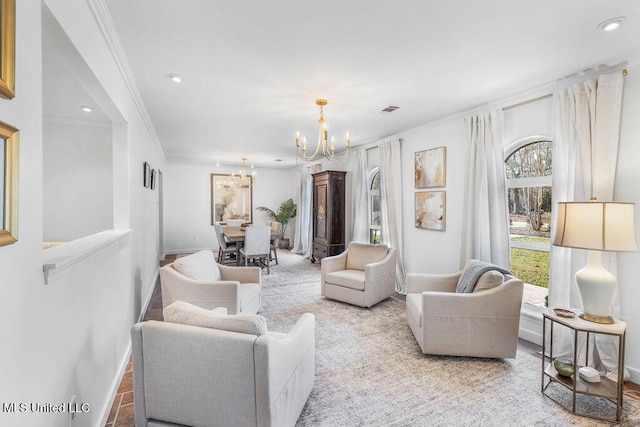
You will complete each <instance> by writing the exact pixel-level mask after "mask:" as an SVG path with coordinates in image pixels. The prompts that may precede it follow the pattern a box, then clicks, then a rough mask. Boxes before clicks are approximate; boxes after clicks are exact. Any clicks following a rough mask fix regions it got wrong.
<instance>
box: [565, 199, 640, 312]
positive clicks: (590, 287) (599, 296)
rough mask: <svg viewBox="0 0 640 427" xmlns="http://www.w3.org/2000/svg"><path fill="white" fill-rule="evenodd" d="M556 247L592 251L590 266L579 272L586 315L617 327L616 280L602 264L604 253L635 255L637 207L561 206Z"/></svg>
mask: <svg viewBox="0 0 640 427" xmlns="http://www.w3.org/2000/svg"><path fill="white" fill-rule="evenodd" d="M554 232H555V234H554V237H553V244H554V245H555V246H562V247H566V248H577V249H588V250H589V261H588V263H587V265H586V266H585V267H584V268H583V269H581V270H579V271H578V272H576V276H575V277H576V283H577V285H578V290H579V291H580V298H581V300H582V309H583V311H584V312H583V313H581V314H580V317H581V318H583V319H585V320H588V321H590V322H596V323H613V318H612V317H611V302H612V300H613V294H614V292H615V290H616V287H617V280H616V277H615V276H614V275H613V274H611V273H610V272H609V271H607V270H606V269H605V268H604V265H603V264H602V251H615V252H635V251H637V250H638V247H637V245H636V232H635V226H634V204H633V203H623V202H598V201H596V200H595V199H593V200H592V201H590V202H562V203H558V215H557V223H556V224H555V226H554Z"/></svg>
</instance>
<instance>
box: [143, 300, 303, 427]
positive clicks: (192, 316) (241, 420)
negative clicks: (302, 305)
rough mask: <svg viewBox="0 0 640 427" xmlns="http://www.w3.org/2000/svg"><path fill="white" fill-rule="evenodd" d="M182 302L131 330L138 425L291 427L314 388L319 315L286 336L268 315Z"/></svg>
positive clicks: (300, 319) (297, 326)
mask: <svg viewBox="0 0 640 427" xmlns="http://www.w3.org/2000/svg"><path fill="white" fill-rule="evenodd" d="M224 311H225V310H224V309H215V310H205V309H202V308H199V307H195V306H193V305H191V304H187V303H184V302H181V301H178V302H176V303H173V304H171V305H170V306H168V307H166V308H165V309H164V313H163V314H164V318H165V321H164V322H157V321H148V322H141V323H138V324H136V325H134V326H133V327H132V329H131V341H132V354H133V386H134V405H135V408H134V411H135V424H136V426H137V427H146V426H167V427H168V426H176V427H177V426H234V427H245V426H246V427H248V426H251V427H256V426H257V427H261V426H264V427H274V426H278V427H280V426H282V427H293V426H295V424H296V421H297V420H298V418H299V416H300V413H301V412H302V409H303V407H304V405H305V403H306V401H307V398H308V397H309V394H310V393H311V390H312V389H313V383H314V376H315V331H314V329H315V318H314V316H313V314H311V313H304V314H303V315H302V316H301V317H300V318H299V319H298V321H297V323H296V324H294V325H293V327H292V328H291V329H290V330H289V332H287V333H280V332H271V331H269V330H268V329H267V324H266V321H265V319H264V318H263V317H262V316H258V315H225V314H224Z"/></svg>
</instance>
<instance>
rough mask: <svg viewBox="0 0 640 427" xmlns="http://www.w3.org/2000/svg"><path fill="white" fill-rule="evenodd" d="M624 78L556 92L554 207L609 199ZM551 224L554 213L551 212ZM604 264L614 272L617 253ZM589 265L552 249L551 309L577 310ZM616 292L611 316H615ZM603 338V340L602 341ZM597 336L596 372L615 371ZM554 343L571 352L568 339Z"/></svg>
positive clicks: (610, 349) (610, 352)
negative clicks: (580, 279)
mask: <svg viewBox="0 0 640 427" xmlns="http://www.w3.org/2000/svg"><path fill="white" fill-rule="evenodd" d="M623 84H624V79H623V76H622V74H621V72H619V71H616V72H614V73H610V74H604V75H601V76H599V77H598V78H594V79H588V80H586V81H584V82H581V83H577V84H574V85H572V86H571V87H568V88H563V89H561V90H559V91H557V92H556V93H554V95H553V97H554V116H555V128H556V130H555V133H556V135H555V139H554V143H553V145H554V148H553V163H554V165H558V167H554V169H553V206H554V207H555V206H557V203H558V202H579V201H588V200H589V198H590V197H591V196H595V197H596V198H597V199H598V200H600V201H611V200H613V189H614V181H615V172H616V163H617V158H618V137H619V132H620V113H621V107H622V91H623ZM553 215H554V218H553V221H552V223H553V224H555V215H556V210H555V209H554V211H553ZM603 261H604V263H605V265H606V267H607V270H609V271H610V272H611V273H613V274H614V275H615V274H616V262H615V261H616V255H615V253H606V252H605V253H603ZM586 264H587V251H585V250H579V249H569V248H562V247H557V246H553V247H552V248H551V271H550V285H549V306H550V307H580V305H581V302H580V294H579V292H578V289H577V286H576V284H575V277H574V276H575V272H576V271H577V270H578V269H580V268H582V267H584V266H585V265H586ZM619 315H620V298H619V295H618V294H617V292H616V295H615V296H614V301H613V306H612V316H613V317H614V318H619ZM603 338H604V339H603ZM606 338H607V337H602V336H600V337H597V339H596V346H595V347H596V351H595V354H594V356H595V360H596V363H597V366H596V368H597V369H598V370H600V371H606V372H615V369H616V366H617V363H616V360H617V344H616V343H615V342H613V340H609V339H606ZM556 345H559V346H561V347H560V348H562V349H567V348H570V345H571V344H570V342H569V340H566V339H562V338H561V340H560V342H559V343H556Z"/></svg>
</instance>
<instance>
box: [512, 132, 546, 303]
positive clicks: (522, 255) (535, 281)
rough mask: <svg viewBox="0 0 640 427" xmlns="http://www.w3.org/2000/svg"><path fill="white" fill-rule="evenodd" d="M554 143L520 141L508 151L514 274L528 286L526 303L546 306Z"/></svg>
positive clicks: (537, 139)
mask: <svg viewBox="0 0 640 427" xmlns="http://www.w3.org/2000/svg"><path fill="white" fill-rule="evenodd" d="M551 173H552V142H551V140H550V139H540V137H532V138H525V139H522V140H518V141H516V142H514V143H513V144H511V145H510V147H508V149H507V158H506V160H505V175H506V178H507V181H506V182H507V193H508V197H507V203H508V208H509V240H510V245H511V270H512V271H513V273H514V274H515V275H516V276H517V277H518V278H520V279H522V280H523V281H524V282H525V283H527V284H528V285H535V286H526V287H525V296H524V302H525V303H529V304H533V305H536V306H544V305H545V304H546V296H547V295H548V289H547V288H548V287H549V262H550V257H549V251H550V247H551V239H550V233H551V209H552V203H551V194H552V189H551Z"/></svg>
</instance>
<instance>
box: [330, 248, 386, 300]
mask: <svg viewBox="0 0 640 427" xmlns="http://www.w3.org/2000/svg"><path fill="white" fill-rule="evenodd" d="M396 260H397V251H396V249H395V248H388V247H387V246H386V245H369V244H365V243H355V242H351V243H349V246H348V247H347V250H346V251H344V252H343V253H341V254H340V255H336V256H332V257H327V258H323V259H322V264H321V267H320V293H321V295H324V296H325V297H327V298H330V299H334V300H338V301H343V302H346V303H349V304H353V305H358V306H360V307H371V306H373V305H375V304H377V303H379V302H380V301H382V300H384V299H386V298H389V297H390V296H391V295H393V294H394V293H395V290H396V289H395V288H396Z"/></svg>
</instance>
